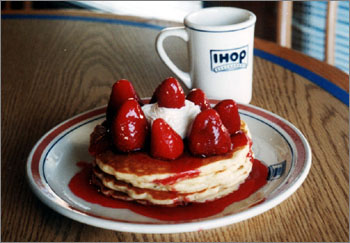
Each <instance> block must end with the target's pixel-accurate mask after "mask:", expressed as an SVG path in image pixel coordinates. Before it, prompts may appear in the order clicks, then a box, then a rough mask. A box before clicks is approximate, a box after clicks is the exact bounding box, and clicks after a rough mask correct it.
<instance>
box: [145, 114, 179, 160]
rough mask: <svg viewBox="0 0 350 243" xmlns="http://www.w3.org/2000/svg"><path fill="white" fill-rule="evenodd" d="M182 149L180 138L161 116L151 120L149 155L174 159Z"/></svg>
mask: <svg viewBox="0 0 350 243" xmlns="http://www.w3.org/2000/svg"><path fill="white" fill-rule="evenodd" d="M183 150H184V144H183V141H182V138H181V137H180V135H179V134H177V133H176V132H175V131H174V130H173V129H172V128H171V127H170V126H169V124H168V123H166V122H165V121H164V120H163V119H162V118H158V119H156V120H154V121H153V124H152V130H151V155H152V156H153V157H156V158H160V159H170V160H174V159H176V158H178V157H179V156H180V155H181V154H182V152H183Z"/></svg>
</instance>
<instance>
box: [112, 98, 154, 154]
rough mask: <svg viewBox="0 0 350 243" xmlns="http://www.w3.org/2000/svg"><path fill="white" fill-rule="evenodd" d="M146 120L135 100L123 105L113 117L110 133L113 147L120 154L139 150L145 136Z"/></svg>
mask: <svg viewBox="0 0 350 243" xmlns="http://www.w3.org/2000/svg"><path fill="white" fill-rule="evenodd" d="M147 130H148V126H147V120H146V117H145V115H144V114H143V111H142V109H141V106H140V104H139V103H138V102H137V101H136V100H135V99H129V100H127V101H125V102H124V103H123V105H122V106H121V107H120V108H119V111H118V113H117V115H116V116H115V118H114V120H113V123H112V127H111V131H112V138H113V142H114V145H115V146H116V147H117V149H118V150H120V151H122V152H130V151H135V150H139V149H141V148H142V147H143V146H144V143H145V140H146V136H147Z"/></svg>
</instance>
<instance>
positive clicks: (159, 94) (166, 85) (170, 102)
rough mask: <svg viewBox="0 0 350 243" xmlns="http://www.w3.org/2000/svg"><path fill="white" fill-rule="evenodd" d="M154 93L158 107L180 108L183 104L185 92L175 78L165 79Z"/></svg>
mask: <svg viewBox="0 0 350 243" xmlns="http://www.w3.org/2000/svg"><path fill="white" fill-rule="evenodd" d="M155 95H156V100H157V102H158V105H159V107H167V108H181V107H183V106H184V105H185V93H184V91H183V89H182V87H181V85H180V83H179V82H178V81H177V80H176V78H172V77H170V78H167V79H165V80H164V81H163V82H162V83H161V84H160V85H159V87H158V88H157V89H156V92H155Z"/></svg>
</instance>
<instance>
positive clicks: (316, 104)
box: [1, 19, 349, 242]
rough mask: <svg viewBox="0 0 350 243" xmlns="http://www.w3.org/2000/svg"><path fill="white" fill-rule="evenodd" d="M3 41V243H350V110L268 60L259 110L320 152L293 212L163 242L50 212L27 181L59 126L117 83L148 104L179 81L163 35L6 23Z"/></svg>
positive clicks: (180, 51) (323, 67)
mask: <svg viewBox="0 0 350 243" xmlns="http://www.w3.org/2000/svg"><path fill="white" fill-rule="evenodd" d="M1 32H2V33H1V34H2V43H1V49H2V55H3V56H2V64H1V65H2V73H1V78H2V96H1V108H2V113H1V114H2V123H1V129H2V135H3V136H2V144H1V148H2V164H1V172H2V177H1V182H2V183H1V191H2V197H1V203H2V215H1V220H2V229H1V238H2V240H3V241H26V242H29V241H71V242H72V241H89V242H91V241H125V242H136V241H137V242H142V241H155V242H158V241H163V242H165V241H178V242H184V241H187V242H195V241H197V242H204V241H264V242H265V241H326V242H342V241H348V240H349V200H348V199H349V163H348V161H349V156H348V155H349V149H348V138H349V133H348V131H349V127H348V117H349V112H348V108H347V106H346V105H344V104H343V103H341V102H340V101H339V100H337V99H336V98H334V97H333V96H332V95H330V94H329V93H327V92H326V91H324V90H322V89H320V88H319V87H318V86H316V85H315V84H313V83H311V82H310V81H309V80H307V79H305V78H303V77H301V76H299V75H298V74H295V73H293V72H291V71H289V70H287V69H284V68H283V67H281V66H278V65H276V64H273V63H271V62H269V61H267V60H264V59H262V58H259V57H255V59H254V84H253V85H254V86H253V87H254V93H253V100H252V102H251V103H252V104H254V105H257V106H259V107H262V108H264V109H267V110H269V111H271V112H274V113H276V114H278V115H280V116H281V117H283V118H285V119H287V120H289V121H290V122H292V123H293V124H294V125H295V126H296V127H298V128H299V129H300V130H301V131H302V132H303V134H304V135H305V136H306V138H307V139H308V141H309V143H310V145H311V148H312V156H313V159H312V161H313V164H312V168H311V170H310V174H309V176H308V177H307V179H306V180H305V182H304V184H303V185H302V186H301V187H300V188H299V189H298V190H297V192H296V193H294V194H293V195H292V196H291V197H289V198H288V199H287V200H285V201H284V202H283V203H281V204H280V205H278V206H277V207H275V208H273V209H271V210H269V211H268V212H266V213H263V214H261V215H259V216H256V217H254V218H251V219H248V220H246V221H243V222H240V223H237V224H234V225H229V226H226V227H222V228H217V229H212V230H206V231H201V232H191V233H181V234H163V235H159V234H133V233H123V232H116V231H110V230H105V229H100V228H96V227H92V226H88V225H85V224H81V223H78V222H76V221H73V220H71V219H68V218H66V217H64V216H61V215H60V214H58V213H56V212H55V211H53V210H51V209H49V208H48V207H46V206H45V205H44V204H43V203H41V202H40V201H39V199H37V198H36V197H35V196H34V194H33V193H32V192H31V191H30V188H29V187H28V184H27V182H26V180H25V170H24V168H25V164H26V159H27V156H28V154H29V152H30V150H31V149H32V147H33V145H34V144H35V143H36V141H37V140H38V139H39V138H40V137H41V136H42V135H43V134H44V133H45V132H47V131H48V130H49V129H51V128H52V127H53V126H55V125H57V124H58V123H59V122H61V121H63V120H65V119H68V118H70V117H72V116H73V115H76V114H79V113H81V112H83V111H86V110H88V109H91V108H95V107H97V106H100V105H103V104H106V102H107V99H108V96H109V92H110V87H111V85H112V84H113V82H114V81H115V80H117V79H120V78H127V79H129V80H132V81H133V83H134V85H135V88H136V90H137V91H138V92H139V94H140V96H142V97H149V96H151V95H152V92H153V90H154V88H156V86H157V85H158V83H160V82H161V81H162V80H163V79H164V78H165V77H167V76H171V75H172V73H171V72H170V71H169V70H168V69H167V68H166V66H165V65H164V64H163V63H162V62H161V60H160V59H159V58H158V56H157V54H156V52H155V47H154V41H155V37H156V35H157V33H158V31H157V30H154V29H147V28H139V27H132V26H125V25H116V24H106V23H96V22H85V21H62V20H29V19H27V20H14V19H13V20H10V19H3V20H2V23H1ZM168 45H169V46H172V50H170V52H171V55H172V57H173V58H175V62H176V63H179V64H181V65H183V66H182V67H183V68H185V67H186V64H185V63H186V60H187V59H186V51H185V48H184V45H183V43H182V42H181V41H178V40H176V39H173V40H169V43H168ZM256 46H257V47H258V48H261V49H264V50H266V51H268V52H270V53H272V54H275V55H279V56H281V57H282V58H287V57H286V56H287V55H288V58H289V60H291V61H294V62H296V63H298V64H299V65H309V64H315V65H310V66H308V68H309V69H310V70H313V71H315V72H318V73H319V74H320V75H323V76H324V77H326V78H327V79H329V80H332V81H335V82H336V83H337V82H338V81H339V80H344V78H347V79H348V78H349V77H348V76H347V75H345V76H344V74H343V73H342V72H339V71H338V70H337V69H335V68H333V67H331V66H329V65H327V64H324V63H321V62H318V61H316V60H314V59H310V60H309V59H307V58H306V59H305V58H304V56H303V55H301V54H300V53H297V52H294V51H292V50H287V49H285V48H281V47H278V46H277V45H275V44H273V43H270V42H264V41H262V40H257V41H256ZM305 60H306V61H305ZM342 82H343V81H341V82H340V83H342ZM345 88H346V87H345Z"/></svg>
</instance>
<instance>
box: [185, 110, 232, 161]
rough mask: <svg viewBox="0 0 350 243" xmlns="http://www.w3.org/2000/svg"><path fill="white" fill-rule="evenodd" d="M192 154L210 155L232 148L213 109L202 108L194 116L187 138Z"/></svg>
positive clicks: (225, 151)
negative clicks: (202, 109)
mask: <svg viewBox="0 0 350 243" xmlns="http://www.w3.org/2000/svg"><path fill="white" fill-rule="evenodd" d="M188 144H189V149H190V151H191V153H192V154H194V155H200V156H204V157H206V156H211V155H219V154H225V153H227V152H229V151H231V150H232V143H231V139H230V134H229V133H228V131H227V129H226V128H225V126H224V125H223V124H222V121H221V119H220V116H219V114H218V113H217V112H216V111H215V110H214V109H208V110H204V111H202V112H201V113H199V114H198V115H197V117H196V118H195V120H194V122H193V124H192V129H191V132H190V135H189V138H188Z"/></svg>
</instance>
